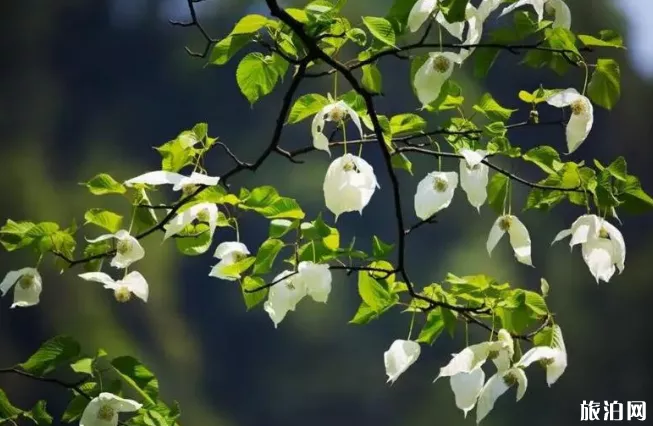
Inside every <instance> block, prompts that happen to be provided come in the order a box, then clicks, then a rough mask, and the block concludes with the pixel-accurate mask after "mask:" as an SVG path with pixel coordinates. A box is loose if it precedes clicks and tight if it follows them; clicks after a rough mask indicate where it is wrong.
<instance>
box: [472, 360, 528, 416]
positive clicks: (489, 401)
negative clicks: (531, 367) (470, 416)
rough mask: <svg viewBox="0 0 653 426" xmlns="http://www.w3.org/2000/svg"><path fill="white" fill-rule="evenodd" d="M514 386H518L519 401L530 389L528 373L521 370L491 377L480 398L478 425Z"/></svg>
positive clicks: (503, 372)
mask: <svg viewBox="0 0 653 426" xmlns="http://www.w3.org/2000/svg"><path fill="white" fill-rule="evenodd" d="M514 385H517V401H519V400H520V399H522V397H523V396H524V394H525V393H526V388H527V387H528V379H527V378H526V373H524V370H522V369H521V368H510V369H508V370H503V371H497V372H496V374H494V375H493V376H492V377H490V378H489V379H488V381H487V382H486V383H485V385H484V386H483V389H481V392H480V394H479V396H478V401H477V403H476V423H480V422H481V420H483V419H484V418H485V417H486V416H487V415H488V414H489V413H490V411H492V408H494V403H495V402H496V400H497V399H498V398H499V397H500V396H501V395H503V394H504V393H506V391H507V390H508V389H510V388H511V387H512V386H514Z"/></svg>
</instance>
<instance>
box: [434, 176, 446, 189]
mask: <svg viewBox="0 0 653 426" xmlns="http://www.w3.org/2000/svg"><path fill="white" fill-rule="evenodd" d="M447 188H449V184H448V183H447V181H446V180H444V179H442V178H439V177H437V178H435V179H433V189H434V190H435V191H437V192H444V191H446V190H447Z"/></svg>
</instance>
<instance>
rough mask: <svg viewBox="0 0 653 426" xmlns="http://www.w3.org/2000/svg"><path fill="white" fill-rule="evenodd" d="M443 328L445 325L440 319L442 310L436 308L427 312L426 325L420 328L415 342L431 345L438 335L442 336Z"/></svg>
mask: <svg viewBox="0 0 653 426" xmlns="http://www.w3.org/2000/svg"><path fill="white" fill-rule="evenodd" d="M444 328H445V323H444V318H443V317H442V308H441V307H439V306H438V307H437V308H435V309H433V310H432V311H431V312H429V314H428V316H427V317H426V323H425V324H424V327H422V331H420V333H419V337H418V338H417V341H418V342H419V343H425V344H427V345H432V344H433V343H434V342H435V341H436V340H437V338H438V337H439V336H440V334H442V331H443V330H444Z"/></svg>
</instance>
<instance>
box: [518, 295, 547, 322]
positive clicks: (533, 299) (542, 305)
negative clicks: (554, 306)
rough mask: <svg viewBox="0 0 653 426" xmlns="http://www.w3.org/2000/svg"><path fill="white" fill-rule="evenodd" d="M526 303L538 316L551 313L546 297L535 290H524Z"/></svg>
mask: <svg viewBox="0 0 653 426" xmlns="http://www.w3.org/2000/svg"><path fill="white" fill-rule="evenodd" d="M524 294H525V304H526V306H528V307H529V308H530V310H531V311H533V313H534V314H535V315H537V316H544V315H547V314H548V313H549V309H548V308H547V306H546V301H544V297H543V296H542V295H540V294H538V293H535V292H534V291H524Z"/></svg>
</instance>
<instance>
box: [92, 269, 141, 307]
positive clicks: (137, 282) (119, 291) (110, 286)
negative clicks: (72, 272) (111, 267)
mask: <svg viewBox="0 0 653 426" xmlns="http://www.w3.org/2000/svg"><path fill="white" fill-rule="evenodd" d="M79 277H80V278H81V279H83V280H86V281H95V282H98V283H100V284H104V288H106V289H107V290H113V294H114V296H115V298H116V300H117V301H118V302H122V303H124V302H128V301H130V300H131V296H132V294H133V295H134V296H136V297H138V298H139V299H141V300H142V301H143V302H147V299H148V297H149V291H150V290H149V285H148V284H147V281H146V280H145V278H144V277H143V275H141V273H140V272H138V271H132V272H130V273H129V274H127V275H125V277H124V278H123V279H121V280H117V281H116V280H114V279H113V278H111V276H109V275H107V274H105V273H104V272H87V273H84V274H79Z"/></svg>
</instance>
